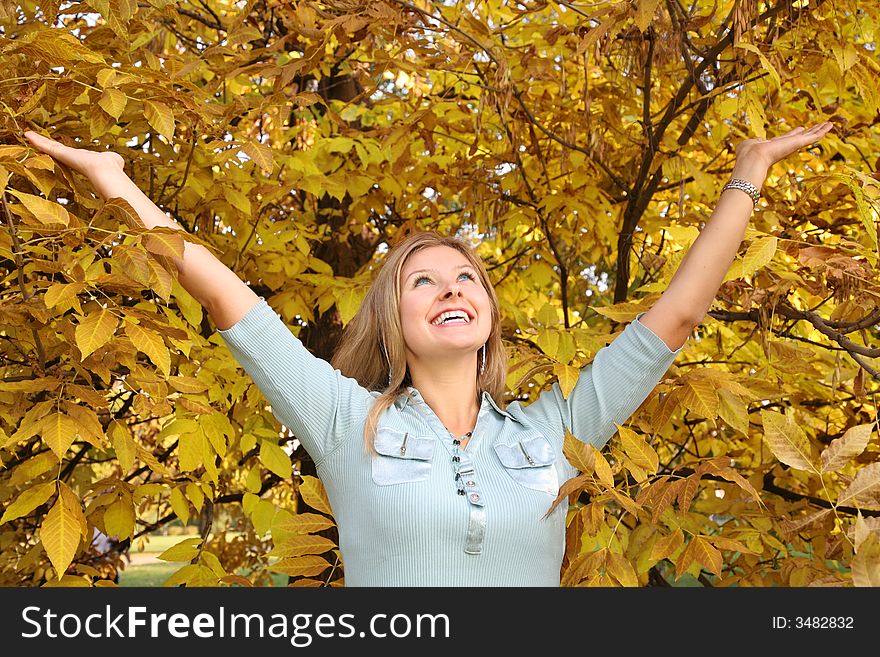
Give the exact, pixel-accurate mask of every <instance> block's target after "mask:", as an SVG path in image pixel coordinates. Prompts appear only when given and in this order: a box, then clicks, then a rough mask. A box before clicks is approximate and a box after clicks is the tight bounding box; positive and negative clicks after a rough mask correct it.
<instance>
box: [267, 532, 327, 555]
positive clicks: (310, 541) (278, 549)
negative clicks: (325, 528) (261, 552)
mask: <svg viewBox="0 0 880 657" xmlns="http://www.w3.org/2000/svg"><path fill="white" fill-rule="evenodd" d="M335 547H336V543H334V542H333V541H331V540H330V539H328V538H324V537H323V536H311V535H308V534H292V535H289V536H286V537H285V538H284V539H283V540H281V541H276V542H275V547H274V548H273V549H272V551H271V552H269V555H268V556H271V557H301V556H302V555H304V554H323V553H324V552H327V551H329V550H332V549H333V548H335Z"/></svg>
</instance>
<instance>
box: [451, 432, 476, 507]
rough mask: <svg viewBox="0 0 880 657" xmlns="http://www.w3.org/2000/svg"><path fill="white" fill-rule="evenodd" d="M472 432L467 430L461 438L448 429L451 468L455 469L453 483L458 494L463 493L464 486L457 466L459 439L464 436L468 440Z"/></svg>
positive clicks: (459, 460) (459, 456)
mask: <svg viewBox="0 0 880 657" xmlns="http://www.w3.org/2000/svg"><path fill="white" fill-rule="evenodd" d="M445 428H446V427H444V429H445ZM446 431H449V429H446ZM473 433H474V432H473V431H468V432H467V433H466V434H464V435H463V436H462V437H461V438H456V437H455V435H454V434H453V433H452V432H451V431H449V436H450V437H451V438H452V469H453V470H455V485H456V486H457V487H458V494H459V495H464V494H465V491H464V486H463V485H462V483H461V472H460V471H459V467H460V465H461V451H460V447H461V441H462V439H464V438H467V439H468V440H470V438H471V436H472V435H473Z"/></svg>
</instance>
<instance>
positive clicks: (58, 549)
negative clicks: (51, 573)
mask: <svg viewBox="0 0 880 657" xmlns="http://www.w3.org/2000/svg"><path fill="white" fill-rule="evenodd" d="M81 538H82V532H81V531H80V525H79V522H78V520H77V517H76V515H75V514H74V513H73V511H72V510H71V509H70V508H68V506H67V505H66V504H65V502H64V500H63V499H62V498H61V496H59V497H58V499H57V500H56V501H55V504H54V505H53V506H52V508H51V509H50V510H49V513H47V514H46V517H45V519H44V520H43V524H42V525H41V526H40V540H41V541H42V542H43V547H44V548H45V550H46V555H47V556H48V557H49V561H51V562H52V566H53V567H54V568H55V574H56V576H57V578H58V579H59V580H60V579H61V578H62V577H63V576H64V571H66V570H67V567H68V566H69V565H70V562H71V561H73V555H74V554H76V549H77V547H79V541H80V539H81Z"/></svg>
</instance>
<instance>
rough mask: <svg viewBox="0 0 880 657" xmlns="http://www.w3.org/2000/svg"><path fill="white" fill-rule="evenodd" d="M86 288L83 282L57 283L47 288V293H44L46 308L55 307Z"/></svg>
mask: <svg viewBox="0 0 880 657" xmlns="http://www.w3.org/2000/svg"><path fill="white" fill-rule="evenodd" d="M84 289H85V284H83V283H55V284H53V285H50V286H49V289H47V290H46V294H45V295H43V303H45V304H46V308H54V307H55V306H57V305H58V304H59V303H64V302H66V301H69V300H71V299H73V298H74V297H75V296H76V295H77V294H79V293H80V292H82V291H83V290H84Z"/></svg>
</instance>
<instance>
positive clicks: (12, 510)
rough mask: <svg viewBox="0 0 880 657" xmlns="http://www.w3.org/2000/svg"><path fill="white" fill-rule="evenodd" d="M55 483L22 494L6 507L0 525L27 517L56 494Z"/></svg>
mask: <svg viewBox="0 0 880 657" xmlns="http://www.w3.org/2000/svg"><path fill="white" fill-rule="evenodd" d="M55 488H56V486H55V482H54V481H50V482H47V483H45V484H37V485H36V486H33V487H31V488H28V489H27V490H26V491H24V492H23V493H21V494H20V495H19V496H18V498H16V500H15V501H14V502H12V503H11V504H10V505H9V506H7V507H6V510H5V511H4V512H3V517H2V518H0V525H2V524H3V523H4V522H7V521H9V520H15V519H16V518H21V517H23V516H26V515H27V514H29V513H30V512H31V511H33V510H34V509H36V508H37V507H38V506H40V505H41V504H43V503H44V502H45V501H46V500H48V499H49V498H50V497H52V495H54V494H55Z"/></svg>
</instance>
